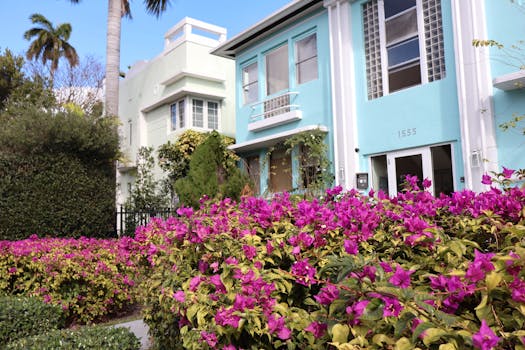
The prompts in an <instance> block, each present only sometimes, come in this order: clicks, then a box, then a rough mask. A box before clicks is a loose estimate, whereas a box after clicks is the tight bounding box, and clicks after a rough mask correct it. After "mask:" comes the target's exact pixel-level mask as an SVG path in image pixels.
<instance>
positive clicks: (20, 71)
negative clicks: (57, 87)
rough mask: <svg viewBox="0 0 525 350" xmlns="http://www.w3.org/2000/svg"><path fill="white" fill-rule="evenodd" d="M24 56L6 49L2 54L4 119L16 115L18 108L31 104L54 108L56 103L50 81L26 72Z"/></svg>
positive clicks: (0, 94) (0, 105)
mask: <svg viewBox="0 0 525 350" xmlns="http://www.w3.org/2000/svg"><path fill="white" fill-rule="evenodd" d="M24 63H25V61H24V58H23V57H22V56H17V55H13V53H12V52H11V51H10V50H8V49H6V50H5V51H4V53H3V54H1V55H0V114H1V115H2V117H3V119H5V118H8V117H10V116H11V115H16V112H15V110H16V109H24V108H25V106H27V105H31V106H36V107H42V108H48V109H49V108H52V107H53V106H54V104H55V99H54V95H53V91H52V90H51V88H50V84H49V82H48V81H47V80H46V79H45V78H43V77H41V76H28V75H27V74H26V73H25V72H24Z"/></svg>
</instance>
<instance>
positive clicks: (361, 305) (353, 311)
mask: <svg viewBox="0 0 525 350" xmlns="http://www.w3.org/2000/svg"><path fill="white" fill-rule="evenodd" d="M368 303H370V300H361V301H358V302H357V303H355V304H354V305H352V306H348V307H347V308H346V313H347V314H348V315H350V316H351V317H352V320H351V321H350V324H351V325H352V326H357V325H358V324H359V323H360V321H359V317H361V316H362V315H363V313H364V312H365V309H366V306H367V305H368Z"/></svg>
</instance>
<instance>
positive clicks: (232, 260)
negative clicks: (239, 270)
mask: <svg viewBox="0 0 525 350" xmlns="http://www.w3.org/2000/svg"><path fill="white" fill-rule="evenodd" d="M224 262H225V263H226V264H228V265H234V266H237V265H238V264H239V261H237V259H235V258H234V257H233V256H229V257H227V258H226V259H224Z"/></svg>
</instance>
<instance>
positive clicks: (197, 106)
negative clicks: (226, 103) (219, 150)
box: [191, 98, 219, 130]
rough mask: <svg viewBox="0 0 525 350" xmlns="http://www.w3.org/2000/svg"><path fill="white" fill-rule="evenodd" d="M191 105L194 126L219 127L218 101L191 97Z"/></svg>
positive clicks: (215, 128)
mask: <svg viewBox="0 0 525 350" xmlns="http://www.w3.org/2000/svg"><path fill="white" fill-rule="evenodd" d="M191 106H192V107H191V108H192V123H193V126H194V127H196V128H205V129H214V130H217V129H219V102H217V101H207V100H202V99H198V98H193V99H191Z"/></svg>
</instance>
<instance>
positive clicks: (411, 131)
mask: <svg viewBox="0 0 525 350" xmlns="http://www.w3.org/2000/svg"><path fill="white" fill-rule="evenodd" d="M416 131H417V130H416V128H408V129H401V130H398V131H397V137H399V138H400V139H401V138H404V137H409V136H415V135H416Z"/></svg>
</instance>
